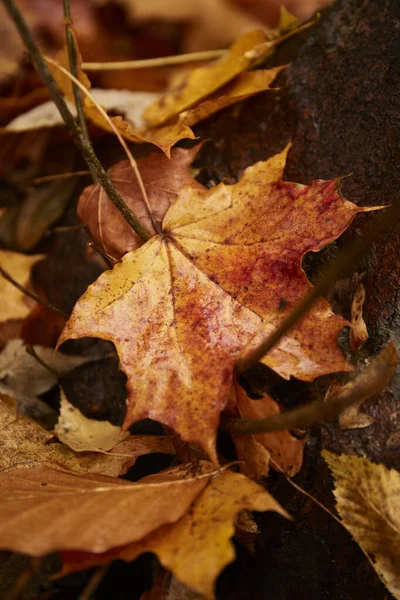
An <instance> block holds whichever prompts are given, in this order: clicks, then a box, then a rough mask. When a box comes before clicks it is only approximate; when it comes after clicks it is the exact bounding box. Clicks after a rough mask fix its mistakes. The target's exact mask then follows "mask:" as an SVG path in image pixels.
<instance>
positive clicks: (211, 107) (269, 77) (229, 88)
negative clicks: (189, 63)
mask: <svg viewBox="0 0 400 600" xmlns="http://www.w3.org/2000/svg"><path fill="white" fill-rule="evenodd" d="M283 68H284V67H275V68H273V69H268V70H258V71H245V72H244V73H241V74H240V75H239V76H238V77H237V78H236V79H235V80H234V81H233V82H232V83H228V84H227V85H226V86H225V87H223V88H222V89H220V90H218V92H216V93H215V94H214V95H212V96H211V97H209V98H207V99H206V100H204V102H200V104H198V105H197V106H195V107H193V108H191V109H189V110H186V111H184V112H182V113H181V114H180V115H179V121H180V122H181V123H183V124H184V125H188V126H189V127H191V126H192V125H195V124H196V123H198V122H199V121H202V120H203V119H207V118H208V117H209V116H211V115H213V114H214V113H216V112H218V111H219V110H222V109H223V108H226V107H227V106H230V105H231V104H235V103H236V102H240V101H242V100H245V99H246V98H249V97H250V96H254V94H258V93H259V92H264V91H265V90H268V89H269V88H270V84H271V83H272V82H273V81H274V79H276V76H277V75H278V73H280V72H281V71H282V69H283Z"/></svg>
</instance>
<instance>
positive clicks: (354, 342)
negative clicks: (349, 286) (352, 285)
mask: <svg viewBox="0 0 400 600" xmlns="http://www.w3.org/2000/svg"><path fill="white" fill-rule="evenodd" d="M364 301H365V288H364V286H363V284H362V283H360V284H359V285H358V286H357V288H356V291H355V292H354V296H353V301H352V303H351V327H350V346H351V349H352V350H353V352H357V350H359V349H360V348H361V346H362V345H363V344H364V343H365V342H366V341H367V339H368V329H367V325H366V323H365V321H364V319H363V306H364Z"/></svg>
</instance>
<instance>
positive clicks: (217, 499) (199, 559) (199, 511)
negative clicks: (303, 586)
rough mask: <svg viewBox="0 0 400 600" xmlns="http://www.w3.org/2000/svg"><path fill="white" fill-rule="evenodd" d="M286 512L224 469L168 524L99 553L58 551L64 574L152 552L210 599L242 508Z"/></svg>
mask: <svg viewBox="0 0 400 600" xmlns="http://www.w3.org/2000/svg"><path fill="white" fill-rule="evenodd" d="M245 509H247V510H256V511H267V510H273V511H275V512H277V513H279V514H281V515H282V516H284V517H289V515H288V514H287V512H286V511H285V510H284V509H283V508H282V507H281V506H280V505H279V504H278V502H277V501H276V500H275V499H274V498H273V497H272V496H271V495H270V494H269V493H268V492H267V491H266V490H264V488H262V487H261V486H260V485H258V484H257V483H255V482H254V481H252V480H251V479H248V478H247V477H245V476H244V475H240V474H239V473H232V472H230V471H224V472H223V473H221V474H220V475H217V476H216V477H214V478H213V479H211V480H210V482H209V483H208V485H207V487H205V489H204V491H203V492H202V493H201V494H199V496H198V498H197V499H196V501H195V502H194V504H193V506H192V507H191V508H190V510H189V511H187V512H186V514H184V515H183V516H182V517H181V519H180V520H179V521H178V522H177V523H175V524H172V525H165V526H164V527H161V528H160V529H158V530H157V531H155V532H154V533H152V534H150V535H149V536H147V537H146V538H144V539H143V540H142V541H140V542H137V543H134V544H129V545H127V546H125V548H115V549H114V550H113V551H111V552H109V553H107V554H103V555H95V554H83V553H68V552H63V553H62V559H63V563H64V569H63V573H66V572H70V571H75V570H82V569H85V568H87V567H89V566H93V565H98V564H106V563H108V562H110V561H111V560H115V559H117V558H118V559H123V560H126V561H131V560H134V559H135V558H136V557H137V556H139V555H140V554H143V553H144V552H153V553H154V554H156V555H157V557H158V559H159V561H160V562H161V564H162V565H163V566H164V567H165V568H166V569H168V570H169V571H171V572H172V574H173V575H174V576H175V577H176V578H177V579H179V581H181V582H182V583H185V584H186V585H188V586H189V587H190V588H192V589H194V590H195V591H197V592H199V593H201V594H203V595H204V596H205V597H206V598H214V584H215V580H216V578H217V576H218V575H219V573H220V572H221V571H222V569H223V568H224V567H225V566H226V565H227V564H229V563H230V562H232V561H233V560H234V558H235V551H234V546H233V544H232V542H231V537H232V536H233V534H234V530H235V526H234V524H235V518H236V515H237V514H238V513H239V512H240V511H241V510H245Z"/></svg>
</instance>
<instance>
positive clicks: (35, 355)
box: [25, 344, 61, 379]
mask: <svg viewBox="0 0 400 600" xmlns="http://www.w3.org/2000/svg"><path fill="white" fill-rule="evenodd" d="M25 351H26V352H27V354H29V356H32V358H34V359H35V360H36V362H38V363H39V365H41V366H42V367H43V368H44V369H46V370H47V371H50V373H52V374H53V375H55V376H56V377H57V379H58V378H59V377H60V375H61V373H59V372H58V371H56V369H53V367H51V366H50V365H48V364H47V362H45V361H44V360H43V358H40V356H39V354H38V353H37V352H36V350H35V348H34V346H32V344H25Z"/></svg>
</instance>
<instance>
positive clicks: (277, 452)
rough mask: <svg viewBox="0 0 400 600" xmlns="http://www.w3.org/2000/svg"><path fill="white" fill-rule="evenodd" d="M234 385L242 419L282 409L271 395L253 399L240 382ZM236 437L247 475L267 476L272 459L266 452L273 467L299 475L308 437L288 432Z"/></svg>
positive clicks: (262, 417)
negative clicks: (299, 436) (301, 437)
mask: <svg viewBox="0 0 400 600" xmlns="http://www.w3.org/2000/svg"><path fill="white" fill-rule="evenodd" d="M235 387H236V398H237V408H238V411H239V415H240V416H241V417H242V418H244V419H265V418H266V417H270V416H272V415H278V414H279V413H280V412H281V410H280V407H279V404H278V403H277V402H275V400H273V399H272V398H271V397H270V396H264V397H263V398H261V399H259V400H252V399H251V398H249V396H248V395H247V394H246V392H245V391H244V389H243V388H242V387H240V386H239V385H236V386H235ZM233 439H234V442H235V446H236V448H237V450H238V456H239V458H241V459H242V460H244V461H245V464H244V469H245V470H244V472H245V473H246V475H249V476H251V475H250V473H252V474H253V473H254V475H253V476H263V475H268V466H269V461H268V462H267V460H266V457H265V452H267V453H268V454H269V456H270V457H271V458H272V461H273V462H272V464H271V466H273V467H274V468H275V469H276V468H278V469H282V471H283V472H284V473H286V474H287V475H289V476H290V477H293V475H296V473H298V472H299V471H300V469H301V465H302V463H303V451H304V445H305V443H306V441H307V437H305V438H304V439H300V440H299V439H297V438H296V437H295V436H294V435H292V434H291V433H290V432H289V431H273V432H271V433H259V434H257V435H254V436H253V435H249V436H247V435H246V436H240V435H234V438H233ZM247 454H248V458H247ZM265 467H266V470H264V469H265Z"/></svg>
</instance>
